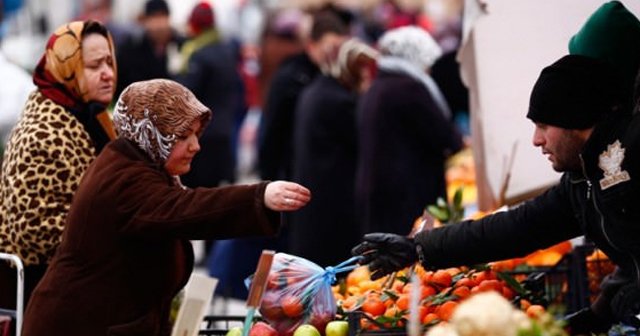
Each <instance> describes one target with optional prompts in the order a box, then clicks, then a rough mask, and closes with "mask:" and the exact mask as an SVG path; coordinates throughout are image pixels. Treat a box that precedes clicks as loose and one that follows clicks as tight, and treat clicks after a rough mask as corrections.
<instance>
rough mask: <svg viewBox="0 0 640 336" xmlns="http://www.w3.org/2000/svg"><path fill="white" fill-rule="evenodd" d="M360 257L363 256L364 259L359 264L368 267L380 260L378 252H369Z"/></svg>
mask: <svg viewBox="0 0 640 336" xmlns="http://www.w3.org/2000/svg"><path fill="white" fill-rule="evenodd" d="M360 256H362V259H360V260H359V261H358V264H360V265H367V264H369V263H371V262H372V261H373V260H375V259H376V258H378V250H368V251H366V252H364V253H362V254H361V255H360Z"/></svg>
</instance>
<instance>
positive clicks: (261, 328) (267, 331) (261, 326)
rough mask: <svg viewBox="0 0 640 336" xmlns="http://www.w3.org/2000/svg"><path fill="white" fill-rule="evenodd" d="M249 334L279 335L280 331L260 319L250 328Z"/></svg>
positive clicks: (250, 335)
mask: <svg viewBox="0 0 640 336" xmlns="http://www.w3.org/2000/svg"><path fill="white" fill-rule="evenodd" d="M249 336H278V332H277V331H276V330H275V329H273V327H272V326H270V325H268V324H266V323H264V322H262V321H260V322H256V323H254V324H253V326H252V327H251V329H249Z"/></svg>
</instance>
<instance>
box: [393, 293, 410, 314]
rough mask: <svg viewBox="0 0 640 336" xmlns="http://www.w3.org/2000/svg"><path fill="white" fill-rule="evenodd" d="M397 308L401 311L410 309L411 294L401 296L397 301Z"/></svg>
mask: <svg viewBox="0 0 640 336" xmlns="http://www.w3.org/2000/svg"><path fill="white" fill-rule="evenodd" d="M396 306H397V307H398V309H400V310H408V309H409V294H400V296H399V297H398V300H396Z"/></svg>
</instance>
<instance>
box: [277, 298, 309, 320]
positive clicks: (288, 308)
mask: <svg viewBox="0 0 640 336" xmlns="http://www.w3.org/2000/svg"><path fill="white" fill-rule="evenodd" d="M280 305H281V306H282V311H283V312H284V314H285V315H287V316H289V317H298V316H300V315H302V311H303V310H304V307H303V306H302V302H300V299H298V298H297V297H296V296H294V295H286V296H285V297H283V298H282V301H280Z"/></svg>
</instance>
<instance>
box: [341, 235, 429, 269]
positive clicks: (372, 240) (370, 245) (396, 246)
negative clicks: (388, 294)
mask: <svg viewBox="0 0 640 336" xmlns="http://www.w3.org/2000/svg"><path fill="white" fill-rule="evenodd" d="M351 253H352V254H353V255H361V256H363V257H364V258H363V259H362V260H361V261H360V264H363V265H364V264H369V270H370V271H371V279H372V280H376V279H379V278H382V277H383V276H385V275H387V274H389V273H393V272H395V271H399V270H401V269H403V268H405V267H407V266H409V265H411V264H413V263H415V262H416V261H417V260H418V255H417V253H416V248H415V244H414V242H413V239H411V238H407V237H405V236H400V235H397V234H393V233H368V234H366V235H364V237H363V238H362V243H360V245H358V246H356V247H354V248H353V249H352V250H351Z"/></svg>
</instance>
